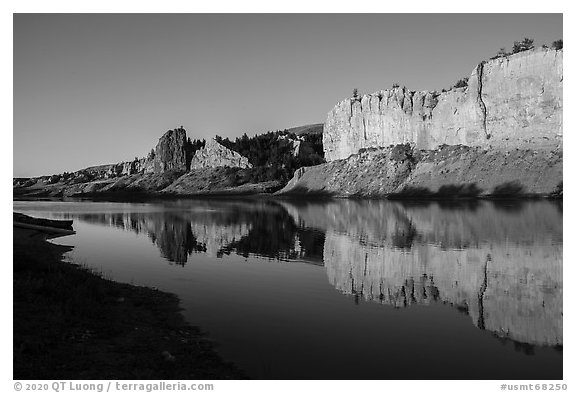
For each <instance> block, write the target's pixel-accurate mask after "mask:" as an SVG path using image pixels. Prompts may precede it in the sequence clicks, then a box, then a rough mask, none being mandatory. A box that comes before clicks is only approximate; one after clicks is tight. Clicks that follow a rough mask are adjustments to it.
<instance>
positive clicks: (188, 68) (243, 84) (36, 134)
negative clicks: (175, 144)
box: [13, 14, 562, 177]
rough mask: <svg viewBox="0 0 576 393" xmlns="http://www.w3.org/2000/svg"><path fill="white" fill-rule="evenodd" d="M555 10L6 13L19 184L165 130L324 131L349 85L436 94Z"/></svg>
mask: <svg viewBox="0 0 576 393" xmlns="http://www.w3.org/2000/svg"><path fill="white" fill-rule="evenodd" d="M523 37H532V38H534V39H535V44H536V45H541V44H548V45H549V44H550V43H551V42H552V41H554V40H556V39H558V38H562V15H561V14H522V15H520V14H517V15H515V14H501V15H499V14H464V15H462V14H272V15H270V14H236V15H234V14H217V15H213V14H15V15H14V131H13V137H14V138H13V140H14V170H13V175H14V176H17V177H26V176H38V175H47V174H53V173H61V172H64V171H74V170H78V169H81V168H84V167H87V166H91V165H98V164H107V163H114V162H119V161H127V160H131V159H133V158H134V157H136V156H138V157H142V156H145V155H146V154H147V152H149V151H150V149H151V148H153V147H154V146H155V145H156V143H157V141H158V138H159V137H160V136H161V135H162V134H163V133H164V132H165V131H166V130H168V129H171V128H175V127H178V126H180V125H183V126H184V128H186V130H187V133H188V136H190V137H191V138H192V139H194V138H208V137H211V136H214V135H221V136H228V137H230V138H231V139H233V138H235V137H236V136H239V135H241V134H242V133H244V132H246V133H247V134H248V135H253V134H255V133H261V132H265V131H269V130H277V129H285V128H290V127H294V126H298V125H304V124H310V123H321V122H324V120H325V118H326V114H327V113H328V111H329V110H330V109H331V108H332V107H333V106H334V104H335V103H336V102H338V101H340V100H342V99H343V98H345V97H348V96H350V94H351V92H352V89H353V88H358V89H359V91H360V93H369V92H373V91H377V90H380V89H385V88H389V87H391V86H392V84H393V83H394V82H398V83H400V85H405V86H406V87H408V88H410V89H413V90H440V89H442V88H444V87H449V86H451V85H452V84H454V82H456V81H457V80H458V79H460V78H461V77H463V76H468V75H469V74H470V73H471V72H472V69H473V68H474V66H475V65H476V64H477V63H478V62H480V61H481V60H484V59H488V58H489V57H490V56H492V55H494V54H495V53H496V52H497V51H498V49H499V48H500V47H506V48H507V49H508V50H510V49H511V46H512V44H513V42H514V41H515V40H520V39H522V38H523Z"/></svg>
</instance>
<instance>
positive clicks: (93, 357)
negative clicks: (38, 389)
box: [13, 227, 245, 380]
mask: <svg viewBox="0 0 576 393" xmlns="http://www.w3.org/2000/svg"><path fill="white" fill-rule="evenodd" d="M13 234H14V243H13V251H14V257H13V268H14V292H13V295H14V313H13V317H14V326H13V329H14V342H13V345H14V346H13V352H14V353H13V355H14V375H13V377H14V379H181V380H191V379H243V378H245V376H244V375H243V373H242V372H241V371H239V370H238V369H236V368H235V367H234V366H233V365H232V364H230V363H227V362H225V361H224V360H222V359H221V358H220V357H219V356H218V354H217V353H216V351H215V344H214V343H213V342H211V341H210V340H208V339H207V337H206V336H205V335H204V334H203V333H202V332H201V331H200V330H199V329H198V328H195V327H191V326H190V325H189V324H188V323H187V322H186V321H185V320H184V318H183V316H182V315H181V313H180V307H179V299H178V298H177V297H176V296H175V295H173V294H170V293H165V292H161V291H159V290H156V289H152V288H145V287H138V286H133V285H128V284H120V283H116V282H113V281H111V280H109V279H106V278H105V277H102V276H101V275H100V274H98V273H97V272H93V271H89V270H87V269H85V268H84V267H82V266H79V265H75V264H73V263H67V262H63V254H64V253H65V252H67V251H70V250H71V248H70V247H66V246H60V245H55V244H52V243H49V242H47V241H46V240H45V237H44V235H43V234H41V233H40V232H38V231H35V230H30V229H24V228H16V227H14V231H13Z"/></svg>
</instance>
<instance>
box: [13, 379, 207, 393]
mask: <svg viewBox="0 0 576 393" xmlns="http://www.w3.org/2000/svg"><path fill="white" fill-rule="evenodd" d="M14 390H15V391H17V392H19V391H28V392H46V391H51V392H56V393H59V392H99V393H100V392H163V391H174V392H177V391H214V384H212V383H183V382H156V383H128V382H112V381H108V382H103V383H84V382H74V381H54V382H49V383H22V382H15V383H14Z"/></svg>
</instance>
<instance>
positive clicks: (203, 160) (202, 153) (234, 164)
mask: <svg viewBox="0 0 576 393" xmlns="http://www.w3.org/2000/svg"><path fill="white" fill-rule="evenodd" d="M217 167H230V168H252V165H251V164H250V163H249V162H248V159H247V158H246V157H244V156H242V155H240V154H238V153H237V152H235V151H232V150H230V149H228V148H226V147H224V146H222V145H221V144H220V143H218V142H216V141H215V140H214V139H208V140H207V141H206V145H205V146H204V147H203V148H202V149H200V150H198V151H196V154H195V155H194V157H192V161H191V162H190V169H203V168H217Z"/></svg>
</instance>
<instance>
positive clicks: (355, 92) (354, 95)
mask: <svg viewBox="0 0 576 393" xmlns="http://www.w3.org/2000/svg"><path fill="white" fill-rule="evenodd" d="M352 98H354V99H355V100H357V99H358V89H357V88H354V90H352Z"/></svg>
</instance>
